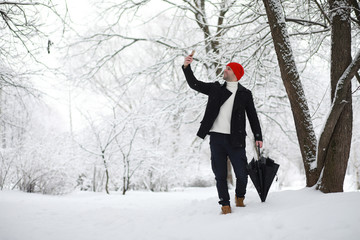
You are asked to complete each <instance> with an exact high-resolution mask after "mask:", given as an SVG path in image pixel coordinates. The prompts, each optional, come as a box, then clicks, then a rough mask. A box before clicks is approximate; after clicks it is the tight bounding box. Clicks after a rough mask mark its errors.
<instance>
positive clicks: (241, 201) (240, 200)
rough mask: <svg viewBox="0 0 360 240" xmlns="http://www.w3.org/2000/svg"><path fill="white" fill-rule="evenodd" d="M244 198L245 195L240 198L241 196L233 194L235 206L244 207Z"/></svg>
mask: <svg viewBox="0 0 360 240" xmlns="http://www.w3.org/2000/svg"><path fill="white" fill-rule="evenodd" d="M244 199H245V197H242V198H241V197H237V196H235V203H236V206H237V207H245V204H244Z"/></svg>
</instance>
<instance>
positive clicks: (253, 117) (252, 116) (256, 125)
mask: <svg viewBox="0 0 360 240" xmlns="http://www.w3.org/2000/svg"><path fill="white" fill-rule="evenodd" d="M249 94H250V97H249V101H248V104H247V105H246V114H247V117H248V119H249V122H250V127H251V130H252V132H253V134H254V137H255V141H262V133H261V127H260V122H259V118H258V116H257V113H256V109H255V105H254V99H253V97H252V94H251V92H250V91H249Z"/></svg>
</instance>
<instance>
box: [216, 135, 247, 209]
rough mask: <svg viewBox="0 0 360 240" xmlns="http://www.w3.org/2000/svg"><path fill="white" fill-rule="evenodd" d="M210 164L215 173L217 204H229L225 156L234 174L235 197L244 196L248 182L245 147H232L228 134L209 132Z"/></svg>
mask: <svg viewBox="0 0 360 240" xmlns="http://www.w3.org/2000/svg"><path fill="white" fill-rule="evenodd" d="M210 150H211V166H212V170H213V172H214V174H215V180H216V188H217V191H218V195H219V199H220V201H219V204H221V205H223V206H224V205H230V196H229V191H228V185H227V157H229V158H230V161H231V164H232V166H233V168H234V172H235V175H236V189H235V194H236V196H237V197H245V193H246V185H247V182H248V176H247V175H248V173H247V169H246V166H247V159H246V152H245V148H234V147H232V146H231V143H230V135H229V134H221V133H213V132H212V133H210Z"/></svg>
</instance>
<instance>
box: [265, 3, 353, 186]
mask: <svg viewBox="0 0 360 240" xmlns="http://www.w3.org/2000/svg"><path fill="white" fill-rule="evenodd" d="M263 2H264V5H265V9H266V13H267V16H268V19H269V25H270V28H271V33H272V36H273V42H274V46H275V51H276V53H277V57H278V62H279V67H280V71H281V74H282V79H283V82H284V86H285V88H286V90H287V93H288V97H289V100H290V103H291V106H292V111H293V116H294V121H295V125H296V128H297V129H296V130H297V134H298V141H299V145H300V149H301V153H302V156H303V162H304V166H305V170H306V177H307V186H309V187H311V186H313V185H315V184H316V183H317V182H318V181H319V180H320V183H319V185H318V187H319V188H320V190H321V191H323V192H337V191H343V180H344V177H345V171H346V167H347V162H348V157H349V151H350V142H351V132H352V127H351V122H352V117H351V115H352V110H351V109H352V107H351V88H350V86H351V85H350V81H351V79H352V78H353V77H354V76H355V74H356V73H357V71H358V70H359V68H360V59H359V57H360V53H358V54H357V55H356V57H355V58H354V60H353V61H352V62H351V26H350V25H351V22H350V8H349V6H350V5H349V2H348V1H329V5H330V12H331V15H330V17H327V15H326V14H325V12H324V11H323V10H322V8H320V5H319V4H318V2H317V1H315V2H316V3H317V5H318V7H319V8H320V9H321V10H322V11H321V14H323V16H326V21H329V23H330V25H331V29H332V46H331V52H332V59H331V62H332V65H331V72H332V74H331V85H332V94H331V99H332V106H331V108H330V114H329V116H328V118H327V119H326V123H325V126H324V130H323V131H322V133H321V135H320V140H319V143H318V144H316V138H315V133H314V130H313V127H312V122H311V118H310V114H309V109H308V106H307V102H306V97H305V94H304V91H303V89H302V85H301V82H300V77H299V73H298V70H297V68H296V64H295V61H294V55H293V53H292V49H291V45H290V41H289V35H288V32H287V27H286V25H285V19H284V16H283V12H282V11H283V10H282V6H281V4H280V1H278V0H264V1H263ZM329 19H330V20H329ZM299 21H300V20H299ZM344 38H345V39H344ZM344 59H346V60H344ZM349 121H350V122H349ZM335 129H336V130H335ZM338 131H339V132H338ZM340 132H341V133H340ZM316 153H317V156H316ZM327 154H328V155H327ZM335 159H336V160H335ZM316 161H317V164H316ZM319 178H320V179H319Z"/></svg>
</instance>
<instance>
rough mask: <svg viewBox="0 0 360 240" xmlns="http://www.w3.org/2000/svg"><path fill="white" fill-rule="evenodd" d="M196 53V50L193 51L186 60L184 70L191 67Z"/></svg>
mask: <svg viewBox="0 0 360 240" xmlns="http://www.w3.org/2000/svg"><path fill="white" fill-rule="evenodd" d="M194 53H195V50H193V51H192V52H191V54H190V55H189V56H187V57H186V58H185V61H184V68H186V67H187V66H189V65H190V64H191V63H192V61H193V60H194V59H193V56H194Z"/></svg>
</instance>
